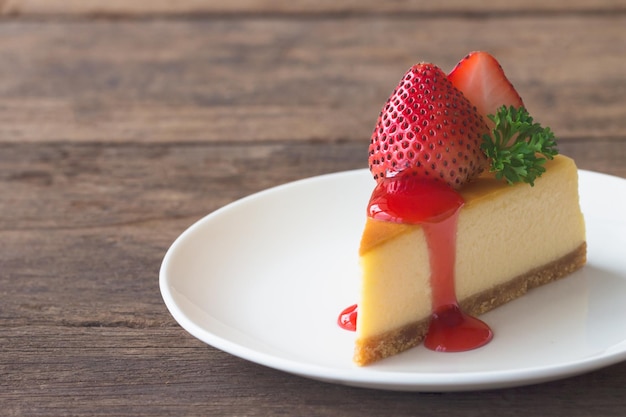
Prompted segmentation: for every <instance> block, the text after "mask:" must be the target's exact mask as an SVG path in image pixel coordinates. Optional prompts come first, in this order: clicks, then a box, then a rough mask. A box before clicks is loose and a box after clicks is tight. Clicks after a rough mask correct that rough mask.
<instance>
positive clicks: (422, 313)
mask: <svg viewBox="0 0 626 417" xmlns="http://www.w3.org/2000/svg"><path fill="white" fill-rule="evenodd" d="M545 168H546V170H545V173H543V175H542V176H541V177H540V178H538V179H536V180H535V183H534V186H532V187H531V186H529V185H528V184H523V183H518V184H515V185H509V184H507V183H506V182H504V181H501V180H496V179H495V178H494V176H493V174H489V173H484V174H482V175H481V176H479V177H478V178H477V179H475V180H474V181H472V182H470V183H468V184H466V185H465V186H463V187H462V188H461V189H460V190H459V191H458V192H459V194H460V195H461V196H462V198H463V200H464V205H463V206H462V207H461V208H460V209H459V211H458V218H457V225H456V227H457V229H456V258H455V263H454V271H455V278H454V287H455V292H456V299H457V300H458V305H459V306H460V308H461V310H463V311H464V312H466V313H468V314H470V315H473V316H477V315H480V314H483V313H485V312H487V311H489V310H492V309H494V308H496V307H498V306H501V305H502V304H505V303H507V302H509V301H512V300H514V299H516V298H518V297H520V296H522V295H524V294H525V293H526V292H527V291H529V290H530V289H532V288H535V287H538V286H541V285H544V284H547V283H549V282H552V281H554V280H557V279H559V278H562V277H565V276H566V275H568V274H570V273H572V272H573V271H575V270H577V269H579V268H580V267H582V266H583V265H584V264H585V262H586V243H585V225H584V220H583V215H582V213H581V210H580V205H579V197H578V172H577V168H576V165H575V163H574V161H573V160H572V159H570V158H568V157H565V156H562V155H557V156H555V157H554V159H552V160H549V161H547V162H546V164H545ZM359 254H360V261H361V265H362V269H363V276H362V288H361V295H360V301H359V304H358V325H357V330H356V331H357V340H356V348H355V354H354V361H355V363H357V364H358V365H366V364H370V363H372V362H375V361H377V360H380V359H383V358H385V357H388V356H391V355H395V354H397V353H399V352H402V351H404V350H407V349H409V348H411V347H413V346H416V345H418V344H420V343H421V342H422V341H423V340H424V338H425V337H426V335H427V333H428V331H429V326H430V323H431V318H432V315H433V290H434V289H433V282H432V280H431V267H430V262H429V248H428V244H427V240H426V237H425V233H424V227H423V226H422V225H420V224H406V223H397V222H388V221H380V220H375V219H373V218H371V217H368V219H367V222H366V225H365V230H364V232H363V236H362V240H361V246H360V251H359Z"/></svg>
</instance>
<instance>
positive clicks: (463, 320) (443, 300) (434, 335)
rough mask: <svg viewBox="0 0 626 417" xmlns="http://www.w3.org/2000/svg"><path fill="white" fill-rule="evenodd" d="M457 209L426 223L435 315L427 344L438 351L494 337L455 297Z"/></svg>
mask: <svg viewBox="0 0 626 417" xmlns="http://www.w3.org/2000/svg"><path fill="white" fill-rule="evenodd" d="M457 219H458V211H456V212H455V213H454V214H452V215H451V216H450V217H448V218H446V219H444V220H442V221H440V222H437V223H431V222H424V223H423V224H422V227H423V229H424V233H425V235H426V242H427V243H428V251H429V257H430V269H431V275H430V282H431V286H432V291H433V293H432V300H433V315H432V318H431V321H430V327H429V329H428V334H427V335H426V339H425V340H424V346H426V347H427V348H428V349H431V350H435V351H438V352H462V351H466V350H471V349H476V348H479V347H481V346H483V345H485V344H486V343H488V342H489V341H490V340H491V339H492V338H493V333H492V332H491V329H490V328H489V326H487V325H486V324H485V323H484V322H482V321H480V320H478V319H477V318H475V317H472V316H469V315H468V314H466V313H464V312H463V311H462V310H461V309H460V308H459V305H458V302H457V299H456V288H455V285H454V264H455V260H456V225H457Z"/></svg>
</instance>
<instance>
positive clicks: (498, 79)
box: [448, 51, 524, 126]
mask: <svg viewBox="0 0 626 417" xmlns="http://www.w3.org/2000/svg"><path fill="white" fill-rule="evenodd" d="M448 79H449V80H450V81H451V82H452V84H454V86H455V87H456V88H458V89H459V90H461V91H462V92H463V94H464V95H465V97H467V99H468V100H469V101H470V102H472V104H473V105H474V106H476V108H477V109H478V113H480V114H481V115H482V116H483V117H484V118H485V120H487V123H488V124H489V125H490V126H492V124H491V123H490V121H488V119H487V116H488V115H490V114H496V112H497V110H498V108H500V107H501V106H507V107H509V106H513V107H515V108H519V107H523V106H524V103H523V102H522V99H521V97H520V96H519V94H517V91H515V88H514V87H513V85H512V84H511V82H510V81H509V80H508V79H507V78H506V75H504V71H503V70H502V67H501V66H500V64H499V63H498V61H497V60H496V59H495V58H494V57H493V56H491V55H490V54H489V53H487V52H482V51H478V52H471V53H470V54H468V55H467V56H466V57H465V58H463V59H462V60H461V61H460V62H459V63H458V64H456V66H455V67H454V69H452V71H451V72H450V74H448Z"/></svg>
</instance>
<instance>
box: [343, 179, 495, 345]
mask: <svg viewBox="0 0 626 417" xmlns="http://www.w3.org/2000/svg"><path fill="white" fill-rule="evenodd" d="M463 204H464V201H463V198H462V197H461V195H460V194H459V193H457V192H456V191H455V190H454V189H452V188H451V187H449V186H447V185H445V184H443V183H440V182H437V181H430V180H420V179H416V178H414V177H410V176H401V177H395V178H387V179H385V180H383V181H381V182H379V184H378V185H377V186H376V188H375V189H374V191H373V193H372V197H371V199H370V202H369V205H368V208H367V210H368V215H369V216H370V217H372V218H373V219H376V220H383V221H389V222H395V223H409V224H420V225H422V227H423V229H424V234H425V236H426V241H427V244H428V250H429V257H430V269H431V277H430V281H431V286H432V291H433V293H432V304H433V313H432V318H431V323H430V327H429V330H428V334H427V335H426V339H425V340H424V346H426V347H427V348H428V349H431V350H435V351H439V352H460V351H466V350H471V349H475V348H478V347H481V346H483V345H485V344H486V343H488V342H489V341H490V340H491V339H492V337H493V333H492V331H491V329H490V328H489V327H488V326H487V325H486V324H485V323H484V322H482V321H480V320H478V319H477V318H475V317H472V316H469V315H468V314H466V313H464V312H463V311H462V310H461V308H460V307H459V305H458V302H457V299H456V290H455V284H454V265H455V261H456V231H457V220H458V214H459V209H460V208H461V207H462V206H463ZM356 318H357V306H356V305H354V306H351V307H348V308H347V309H346V310H344V311H343V312H342V313H341V315H340V316H339V319H338V322H339V324H340V326H341V327H342V328H344V329H346V330H356Z"/></svg>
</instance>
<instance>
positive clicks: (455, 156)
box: [369, 63, 489, 189]
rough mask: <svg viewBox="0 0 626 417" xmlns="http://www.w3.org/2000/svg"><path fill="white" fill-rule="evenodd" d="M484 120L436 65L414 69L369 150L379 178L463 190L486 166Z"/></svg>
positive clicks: (388, 108)
mask: <svg viewBox="0 0 626 417" xmlns="http://www.w3.org/2000/svg"><path fill="white" fill-rule="evenodd" d="M488 131H489V130H488V127H487V124H486V121H485V119H483V117H482V116H481V115H480V114H479V113H478V112H477V111H476V108H475V107H474V106H473V105H472V104H471V103H470V102H469V101H468V99H467V98H465V96H464V95H463V93H461V92H460V91H459V90H458V89H457V88H456V87H455V86H454V85H453V84H452V83H451V82H450V81H449V79H448V77H447V76H446V74H445V73H444V72H443V71H442V70H441V69H440V68H438V67H437V66H435V65H432V64H427V63H421V64H417V65H414V66H413V67H412V68H411V69H409V71H407V73H406V74H405V75H404V77H402V80H401V81H400V83H399V85H398V87H396V89H395V90H394V92H393V93H392V95H391V97H389V99H388V100H387V103H386V104H385V106H384V107H383V109H382V111H381V113H380V115H379V117H378V121H377V123H376V127H375V129H374V132H373V133H372V137H371V140H370V145H369V167H370V171H371V172H372V175H373V176H374V179H376V180H377V181H379V182H380V181H382V179H384V178H386V177H394V176H397V175H399V174H402V175H414V176H417V177H420V178H425V179H435V180H439V181H443V182H445V183H446V184H448V185H450V186H451V187H453V188H455V189H458V188H460V187H461V186H462V185H463V184H465V183H466V182H468V181H470V180H471V179H473V178H474V177H476V176H477V175H478V174H479V173H480V172H481V171H482V170H483V168H484V167H485V166H486V163H487V157H486V156H485V154H484V153H483V152H482V151H481V149H480V145H481V142H482V136H483V134H485V133H488Z"/></svg>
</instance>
